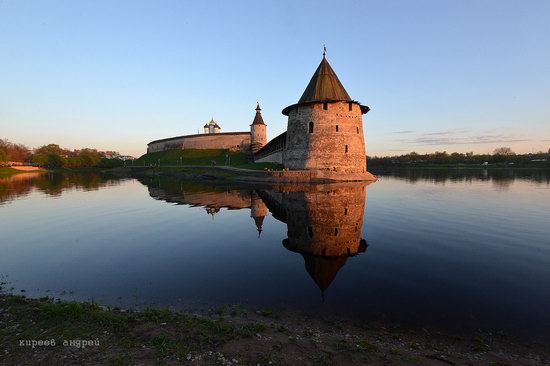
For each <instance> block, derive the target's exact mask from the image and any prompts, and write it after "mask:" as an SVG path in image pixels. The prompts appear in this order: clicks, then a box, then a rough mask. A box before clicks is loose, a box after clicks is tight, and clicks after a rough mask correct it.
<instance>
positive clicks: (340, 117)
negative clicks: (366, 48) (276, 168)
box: [282, 52, 369, 174]
mask: <svg viewBox="0 0 550 366" xmlns="http://www.w3.org/2000/svg"><path fill="white" fill-rule="evenodd" d="M368 111H369V107H367V106H365V105H361V104H360V103H359V102H357V101H355V100H352V99H351V98H350V96H349V95H348V93H347V92H346V90H345V89H344V86H343V85H342V83H341V82H340V80H338V76H336V73H335V72H334V70H333V69H332V67H331V66H330V65H329V63H328V61H327V59H326V54H325V52H323V59H322V60H321V64H320V65H319V67H318V68H317V70H316V71H315V73H314V74H313V77H312V78H311V80H310V82H309V84H308V86H307V87H306V90H305V91H304V93H303V95H302V97H301V98H300V100H299V101H298V103H296V104H293V105H291V106H288V107H286V108H285V109H283V112H282V113H283V114H284V115H286V116H288V127H287V136H286V149H285V153H284V157H283V164H284V166H285V167H287V168H289V169H291V170H330V171H336V172H343V173H354V174H363V173H364V174H366V171H367V166H366V165H367V162H366V155H365V141H364V137H363V122H362V117H363V114H365V113H367V112H368Z"/></svg>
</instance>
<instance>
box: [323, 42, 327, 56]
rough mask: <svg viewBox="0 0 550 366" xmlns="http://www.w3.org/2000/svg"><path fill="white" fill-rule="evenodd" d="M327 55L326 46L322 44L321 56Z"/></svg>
mask: <svg viewBox="0 0 550 366" xmlns="http://www.w3.org/2000/svg"><path fill="white" fill-rule="evenodd" d="M326 55H327V47H326V46H325V45H323V58H324V57H325V56H326Z"/></svg>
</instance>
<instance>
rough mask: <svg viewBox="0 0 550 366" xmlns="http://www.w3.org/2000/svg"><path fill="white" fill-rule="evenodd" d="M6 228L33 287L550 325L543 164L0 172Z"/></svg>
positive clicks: (434, 320)
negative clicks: (298, 175)
mask: <svg viewBox="0 0 550 366" xmlns="http://www.w3.org/2000/svg"><path fill="white" fill-rule="evenodd" d="M0 230H1V231H0V232H1V236H0V240H1V243H0V252H1V255H0V276H1V278H0V282H6V284H4V285H3V288H4V291H9V292H12V293H22V292H23V293H24V294H25V295H27V296H34V297H41V296H52V297H59V298H63V299H74V300H94V301H96V302H99V303H102V304H106V305H112V306H126V307H143V306H170V307H175V308H183V309H207V308H209V307H219V306H226V305H232V304H237V305H239V306H243V307H246V308H251V309H273V310H274V311H275V312H294V313H297V314H305V315H308V316H319V315H322V316H337V317H348V318H351V319H353V320H354V321H357V322H366V323H370V322H375V323H378V322H380V323H384V324H388V325H402V326H421V327H426V328H443V329H446V330H461V329H462V330H476V329H484V330H495V331H504V332H507V333H511V334H518V335H519V334H522V335H526V336H537V337H540V336H542V337H548V336H549V335H550V334H549V333H550V331H549V330H550V174H549V173H548V172H544V171H519V170H518V171H516V172H513V171H491V170H482V169H479V170H474V171H464V170H434V171H429V170H408V171H407V170H399V171H389V172H386V173H383V174H381V176H380V180H379V181H377V182H376V183H373V184H370V185H365V184H359V183H353V184H336V185H316V186H297V185H289V186H277V187H260V186H231V185H224V184H217V185H213V184H205V183H201V182H189V181H181V180H177V179H173V178H140V179H119V178H114V177H108V176H100V175H95V174H65V175H58V174H43V175H33V174H22V175H16V176H13V177H11V178H0Z"/></svg>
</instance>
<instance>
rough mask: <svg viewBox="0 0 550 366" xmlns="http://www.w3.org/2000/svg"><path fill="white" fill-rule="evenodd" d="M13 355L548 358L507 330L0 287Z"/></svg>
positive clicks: (124, 360)
mask: <svg viewBox="0 0 550 366" xmlns="http://www.w3.org/2000/svg"><path fill="white" fill-rule="evenodd" d="M0 323H1V324H2V326H1V327H0V339H2V343H1V349H0V354H1V357H2V359H3V360H4V361H5V362H7V363H8V364H41V365H58V364H60V361H62V362H61V363H64V364H75V365H76V364H112V365H131V364H191V365H294V364H300V365H353V364H369V365H388V364H391V365H411V364H415V365H442V364H448V365H494V366H497V365H499V366H504V365H543V364H545V363H546V362H548V361H549V355H548V354H547V349H546V348H545V347H546V346H545V345H542V344H533V343H531V344H529V345H523V344H520V343H517V342H514V341H512V340H510V339H507V338H506V337H505V336H503V335H499V334H491V333H481V332H477V333H475V334H471V335H456V334H455V335H449V334H443V333H440V332H434V331H431V330H427V329H421V330H418V331H415V330H406V329H400V328H398V327H394V328H386V327H383V326H374V325H371V326H358V325H356V324H353V323H351V322H349V321H345V320H337V319H328V318H327V319H324V318H315V319H313V318H304V317H302V316H300V315H284V314H282V315H279V314H276V313H275V312H274V311H273V310H271V309H257V310H255V311H251V310H247V309H244V308H242V307H239V306H237V305H232V306H226V307H219V308H215V309H208V310H207V311H205V312H204V313H202V314H198V313H197V314H190V313H184V312H178V311H172V310H167V309H153V308H148V309H143V310H140V311H131V310H124V309H118V308H114V309H108V308H105V307H102V306H99V305H98V304H94V303H76V302H62V301H55V300H52V299H48V298H43V299H39V300H31V299H26V298H23V297H19V296H13V295H7V294H4V295H0Z"/></svg>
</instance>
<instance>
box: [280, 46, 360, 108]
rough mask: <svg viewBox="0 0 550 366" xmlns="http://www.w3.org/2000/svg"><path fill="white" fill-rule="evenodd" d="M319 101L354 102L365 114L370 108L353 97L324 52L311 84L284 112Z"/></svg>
mask: <svg viewBox="0 0 550 366" xmlns="http://www.w3.org/2000/svg"><path fill="white" fill-rule="evenodd" d="M319 102H352V103H355V104H358V105H359V106H360V108H361V112H362V113H363V114H365V113H367V112H368V111H369V110H370V108H369V107H367V106H366V105H362V104H361V103H359V102H357V101H355V100H353V99H351V97H350V96H349V94H348V92H347V91H346V89H345V88H344V86H343V85H342V83H341V82H340V80H339V79H338V76H337V75H336V73H335V72H334V70H333V69H332V67H331V66H330V64H329V63H328V61H327V58H326V57H325V54H324V53H323V59H322V60H321V63H320V64H319V67H317V70H315V73H314V74H313V76H312V77H311V80H310V81H309V84H307V87H306V90H305V91H304V94H302V97H301V98H300V100H299V101H298V103H296V104H292V105H289V106H288V107H286V108H285V109H283V111H282V113H283V114H284V115H285V116H288V114H289V113H290V111H291V110H292V109H294V108H296V107H297V106H299V105H302V104H308V103H319Z"/></svg>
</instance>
